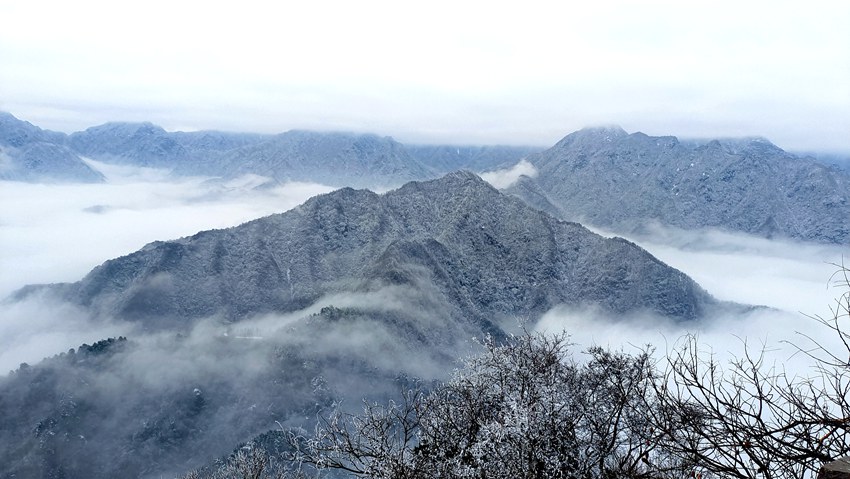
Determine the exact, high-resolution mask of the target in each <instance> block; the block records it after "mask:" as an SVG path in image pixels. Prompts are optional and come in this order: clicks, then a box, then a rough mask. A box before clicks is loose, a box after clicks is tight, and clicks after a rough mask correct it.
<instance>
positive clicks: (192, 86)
mask: <svg viewBox="0 0 850 479" xmlns="http://www.w3.org/2000/svg"><path fill="white" fill-rule="evenodd" d="M0 19H2V28H0V65H2V68H0V109H3V110H6V111H9V112H11V113H13V114H15V115H16V116H18V117H19V118H22V119H25V120H28V121H30V122H32V123H34V124H36V125H39V126H42V127H46V128H50V129H56V130H60V131H66V132H69V131H74V130H79V129H83V128H85V127H88V126H93V125H96V124H100V123H103V122H106V121H109V120H132V121H137V120H149V121H153V122H155V123H158V124H160V125H162V126H164V127H165V128H166V129H169V130H176V129H181V130H189V129H223V130H237V131H261V132H269V133H273V132H282V131H286V130H288V129H292V128H306V129H342V130H352V131H371V132H376V133H379V134H387V135H392V136H394V137H396V138H397V139H399V140H401V141H405V142H431V143H433V142H439V143H512V144H538V145H543V146H546V145H551V144H552V143H554V142H555V141H557V140H558V139H560V138H561V137H562V136H563V135H565V134H566V133H569V132H571V131H573V130H575V129H578V128H581V127H583V126H587V125H598V124H620V125H622V126H623V127H624V128H625V129H626V130H628V131H637V130H640V131H644V132H646V133H648V134H655V135H661V134H673V135H677V136H685V137H690V136H699V137H713V136H741V135H762V136H766V137H768V138H769V139H771V140H772V141H773V142H774V143H776V144H778V145H779V146H781V147H783V148H786V149H792V150H833V151H836V150H837V151H844V152H850V28H848V27H847V26H848V25H850V2H847V1H844V0H835V1H818V0H813V1H808V2H800V1H799V0H795V1H769V2H768V1H726V0H712V1H710V2H703V1H695V2H683V1H681V0H677V1H651V0H644V1H640V2H637V1H603V2H563V1H560V2H541V1H526V2H522V3H520V2H494V1H488V2H482V1H457V0H455V1H452V2H448V1H443V0H436V1H431V2H403V1H372V0H361V1H357V2H351V1H339V0H324V1H323V0H314V1H310V2H305V1H300V2H288V1H286V2H266V1H257V0H243V1H240V2H194V1H176V2H175V1H161V0H148V1H146V2H141V3H139V2H135V3H127V2H114V1H97V0H81V1H73V2H68V1H61V2H60V1H38V0H28V1H4V2H0Z"/></svg>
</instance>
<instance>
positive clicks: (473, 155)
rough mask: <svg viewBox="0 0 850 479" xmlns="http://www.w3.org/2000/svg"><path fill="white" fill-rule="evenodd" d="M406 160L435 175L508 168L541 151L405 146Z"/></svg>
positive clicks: (528, 147)
mask: <svg viewBox="0 0 850 479" xmlns="http://www.w3.org/2000/svg"><path fill="white" fill-rule="evenodd" d="M406 148H407V151H408V152H409V153H410V156H412V157H413V158H415V159H416V160H418V161H419V162H420V163H422V164H423V165H425V166H426V167H428V168H430V169H431V170H433V171H434V172H436V173H439V174H446V173H449V172H452V171H457V170H471V171H478V172H482V171H490V170H497V169H502V168H509V167H511V166H513V165H515V164H516V163H517V162H518V161H520V160H521V159H523V158H525V157H526V156H527V155H530V154H532V153H538V152H540V151H541V150H542V148H538V147H533V146H502V145H495V146H452V145H406Z"/></svg>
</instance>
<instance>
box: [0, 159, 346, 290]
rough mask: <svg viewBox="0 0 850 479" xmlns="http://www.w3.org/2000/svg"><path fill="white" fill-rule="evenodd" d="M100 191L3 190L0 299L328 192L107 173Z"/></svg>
mask: <svg viewBox="0 0 850 479" xmlns="http://www.w3.org/2000/svg"><path fill="white" fill-rule="evenodd" d="M95 165H96V166H98V167H99V168H100V169H101V171H103V172H104V174H105V176H106V177H107V179H108V181H107V182H106V183H105V184H97V185H90V184H50V185H46V184H29V183H17V182H2V186H0V271H3V272H9V274H2V275H0V297H5V296H7V295H8V294H9V293H11V292H12V291H14V290H16V289H18V288H20V287H22V286H24V285H26V284H33V283H52V282H66V281H76V280H78V279H80V278H81V277H82V276H83V275H84V274H85V273H87V272H88V271H90V270H91V269H92V268H94V267H95V266H97V265H99V264H100V263H102V262H103V261H106V260H108V259H111V258H115V257H118V256H122V255H126V254H129V253H131V252H133V251H136V250H138V249H140V248H141V247H142V246H144V245H145V244H147V243H149V242H152V241H156V240H169V239H175V238H179V237H182V236H187V235H191V234H194V233H197V232H198V231H202V230H208V229H214V228H226V227H230V226H236V225H238V224H240V223H243V222H246V221H249V220H252V219H255V218H258V217H261V216H266V215H269V214H273V213H281V212H284V211H286V210H289V209H291V208H293V207H295V206H297V205H299V204H301V203H303V202H304V201H306V200H307V199H308V198H310V197H312V196H315V195H317V194H320V193H326V192H328V191H330V190H331V187H328V186H325V185H319V184H311V183H285V184H274V183H269V182H267V181H266V180H267V179H263V178H262V177H256V175H250V176H245V177H241V178H237V179H234V180H230V181H219V180H212V179H209V178H172V177H170V176H169V175H168V174H167V172H164V171H162V170H154V169H150V168H134V167H122V166H109V165H106V166H104V165H103V164H100V163H95Z"/></svg>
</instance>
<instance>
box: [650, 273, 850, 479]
mask: <svg viewBox="0 0 850 479" xmlns="http://www.w3.org/2000/svg"><path fill="white" fill-rule="evenodd" d="M836 274H837V276H836V278H839V279H840V281H839V285H840V286H842V287H843V288H844V293H843V294H842V295H841V296H840V297H839V298H838V299H837V300H836V305H835V307H834V308H833V310H832V313H833V315H832V317H830V318H826V319H825V318H821V317H814V318H813V319H815V320H816V321H817V322H818V323H820V324H822V325H824V326H826V327H828V328H830V329H831V330H832V331H833V332H834V334H836V335H837V336H838V338H839V339H840V341H841V344H843V348H842V349H841V350H840V351H837V350H832V349H830V348H828V347H826V346H824V345H822V344H821V343H819V342H817V341H816V340H815V339H813V337H812V336H809V335H804V336H805V337H806V338H807V339H808V340H809V343H808V344H807V345H805V347H800V346H798V353H799V354H805V355H807V356H808V357H809V358H810V359H812V360H813V364H814V369H813V371H814V373H813V374H811V375H808V376H807V377H800V376H795V375H791V374H790V373H788V372H786V371H785V370H784V369H781V368H778V367H777V366H776V365H774V364H769V363H767V361H766V356H765V351H764V350H763V349H762V350H759V351H758V352H756V353H753V352H752V350H750V349H749V348H746V347H745V348H744V349H745V352H744V353H743V356H742V357H739V358H737V359H734V360H732V361H730V362H729V363H727V364H723V363H721V362H720V361H719V360H717V359H716V358H715V357H714V356H713V355H711V354H709V353H706V352H705V351H702V350H701V349H700V347H699V345H698V343H697V341H696V338H694V337H688V338H686V340H685V341H684V342H683V345H682V346H681V347H680V348H679V349H677V350H676V351H674V352H673V354H671V355H670V357H669V358H668V365H667V367H666V370H665V371H664V372H663V374H661V378H662V379H661V380H660V381H658V382H657V383H656V388H657V392H656V397H657V398H659V399H660V401H661V407H659V408H653V409H646V411H648V412H651V413H653V414H654V417H653V422H655V423H656V424H659V425H661V429H662V431H661V434H660V435H659V437H658V441H659V446H660V447H662V448H663V449H665V450H667V451H669V452H670V453H671V454H673V455H676V456H678V457H681V458H686V459H688V460H690V461H691V462H692V463H694V464H695V465H697V466H698V468H699V469H702V470H705V471H707V472H709V473H712V474H714V475H716V476H719V477H735V478H756V477H762V478H802V477H807V476H811V477H813V476H814V475H815V474H816V473H817V471H818V470H819V469H820V467H821V466H822V464H823V463H824V462H828V461H832V460H834V459H836V458H837V457H839V456H841V455H845V454H847V453H848V451H850V402H848V399H849V398H850V395H848V393H850V363H848V361H847V360H845V359H844V358H847V357H848V354H850V342H848V333H847V330H848V329H847V328H848V325H847V321H848V320H850V277H849V276H848V270H847V268H845V267H843V266H840V267H839V271H838V273H836ZM745 346H746V344H745Z"/></svg>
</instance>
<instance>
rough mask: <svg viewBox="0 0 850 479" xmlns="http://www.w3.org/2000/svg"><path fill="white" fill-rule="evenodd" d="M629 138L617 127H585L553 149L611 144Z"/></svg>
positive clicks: (568, 136)
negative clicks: (603, 143)
mask: <svg viewBox="0 0 850 479" xmlns="http://www.w3.org/2000/svg"><path fill="white" fill-rule="evenodd" d="M627 136H629V134H628V133H626V130H624V129H622V128H621V127H619V126H617V125H609V126H594V127H586V128H582V129H581V130H578V131H575V132H573V133H570V134H569V135H567V136H565V137H564V138H563V139H561V141H559V142H558V143H556V144H555V146H554V147H555V148H559V147H565V146H568V145H576V144H598V143H601V142H605V143H613V142H615V141H618V140H621V139H623V138H626V137H627Z"/></svg>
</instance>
